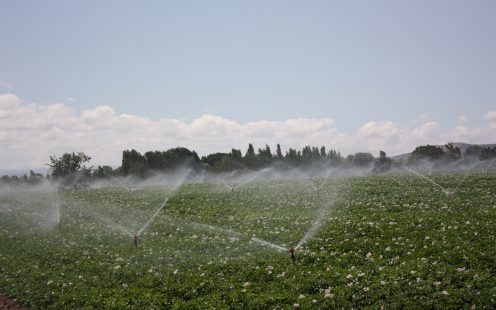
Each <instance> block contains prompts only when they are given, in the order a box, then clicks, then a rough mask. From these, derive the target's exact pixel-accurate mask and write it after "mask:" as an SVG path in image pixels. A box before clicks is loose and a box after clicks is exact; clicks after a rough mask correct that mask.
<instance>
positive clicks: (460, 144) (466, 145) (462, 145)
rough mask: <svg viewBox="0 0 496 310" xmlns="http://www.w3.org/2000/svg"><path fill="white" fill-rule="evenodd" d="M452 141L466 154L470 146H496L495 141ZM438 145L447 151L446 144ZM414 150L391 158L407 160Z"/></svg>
mask: <svg viewBox="0 0 496 310" xmlns="http://www.w3.org/2000/svg"><path fill="white" fill-rule="evenodd" d="M450 143H451V144H453V146H455V147H457V148H459V149H460V151H462V154H464V153H465V151H466V150H467V149H468V148H469V147H471V146H474V145H477V146H480V147H491V148H492V147H495V146H496V143H493V144H469V143H465V142H450ZM436 146H439V147H440V148H442V149H443V151H446V146H445V145H436ZM412 152H413V151H412ZM412 152H410V153H406V154H401V155H396V156H393V157H391V158H392V159H394V160H397V161H405V160H407V159H408V158H409V157H410V155H412Z"/></svg>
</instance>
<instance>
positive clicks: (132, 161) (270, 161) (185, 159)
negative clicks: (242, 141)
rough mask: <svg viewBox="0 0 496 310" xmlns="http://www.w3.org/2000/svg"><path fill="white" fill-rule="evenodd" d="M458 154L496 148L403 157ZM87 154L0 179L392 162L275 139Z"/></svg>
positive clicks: (441, 160)
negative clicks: (96, 162)
mask: <svg viewBox="0 0 496 310" xmlns="http://www.w3.org/2000/svg"><path fill="white" fill-rule="evenodd" d="M462 158H475V159H479V160H487V159H492V158H496V147H492V148H491V147H482V146H478V145H472V146H470V147H468V149H467V150H466V151H465V152H464V153H463V154H462V152H461V150H460V149H459V148H458V147H456V146H454V145H453V144H452V143H448V144H446V145H445V146H444V148H442V147H439V146H433V145H423V146H418V147H416V148H415V150H414V151H413V152H412V153H411V155H410V156H409V158H408V160H407V162H408V163H409V164H415V163H417V162H421V161H425V160H428V161H431V162H434V163H436V164H438V165H442V164H446V163H450V162H455V161H458V160H460V159H462ZM90 160H91V157H90V156H88V155H86V154H84V153H82V152H78V153H75V152H72V153H64V154H63V155H62V156H60V157H57V156H56V155H53V156H50V157H49V161H50V163H49V164H48V166H49V168H50V169H49V171H50V173H48V174H47V175H46V176H43V175H42V174H39V173H35V172H33V171H30V174H29V176H28V175H27V174H25V175H23V176H21V177H19V176H7V175H4V176H2V177H1V178H0V185H1V184H16V185H36V184H39V183H40V182H41V181H43V180H44V179H50V178H53V179H58V180H63V182H64V183H66V184H82V183H85V182H90V181H92V180H98V179H106V178H112V177H117V176H123V177H128V176H132V177H136V178H147V177H150V176H153V175H155V174H159V173H164V172H165V173H166V172H170V171H173V170H175V169H177V168H181V167H188V168H191V169H193V170H194V171H197V172H199V171H210V172H213V173H220V172H229V171H234V170H242V169H253V170H257V169H263V168H265V167H269V166H275V167H277V168H279V169H290V168H305V167H307V166H312V165H320V166H322V167H324V166H325V167H338V166H341V167H348V168H351V167H362V168H363V167H372V168H373V170H372V171H373V172H375V173H383V172H387V171H389V170H390V169H391V167H393V166H394V165H395V164H398V165H399V164H400V163H397V162H396V163H395V161H393V160H392V159H391V158H389V157H387V155H386V153H385V152H384V151H380V153H379V157H377V158H375V157H374V156H373V155H372V154H370V153H364V152H359V153H355V154H350V155H348V156H346V157H343V156H342V155H341V153H340V152H338V151H336V150H333V149H330V150H327V149H326V147H325V146H321V147H315V146H305V147H303V148H302V149H301V150H296V149H293V148H290V149H289V150H287V151H286V152H285V153H284V154H283V152H282V150H281V146H280V145H279V144H277V146H276V151H275V152H272V150H271V148H270V146H269V145H265V147H263V148H258V149H257V151H255V148H254V146H253V144H251V143H250V144H249V145H248V148H247V150H246V151H245V153H244V155H243V153H242V152H241V150H239V149H232V150H231V152H229V153H220V152H217V153H212V154H209V155H207V156H202V157H201V158H200V157H199V156H198V154H197V153H196V152H195V151H192V150H189V149H187V148H184V147H176V148H171V149H169V150H166V151H148V152H145V153H144V154H141V153H140V152H138V151H136V150H134V149H131V150H125V151H123V152H122V161H121V166H119V167H118V168H116V169H114V168H112V167H111V166H98V167H96V168H94V167H92V166H88V164H89V162H90Z"/></svg>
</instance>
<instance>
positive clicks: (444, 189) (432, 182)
mask: <svg viewBox="0 0 496 310" xmlns="http://www.w3.org/2000/svg"><path fill="white" fill-rule="evenodd" d="M402 167H403V168H405V169H406V170H408V171H410V172H411V173H413V174H415V175H417V176H419V177H421V178H423V179H425V180H427V181H429V182H430V183H431V184H433V185H434V186H436V187H438V188H439V189H441V191H442V192H443V193H444V194H447V193H449V191H448V190H447V189H446V188H444V187H442V186H441V185H439V184H438V183H436V182H435V181H434V180H432V179H430V178H428V177H426V176H425V175H423V174H420V173H418V172H417V171H415V170H413V169H410V168H408V167H407V166H405V165H402Z"/></svg>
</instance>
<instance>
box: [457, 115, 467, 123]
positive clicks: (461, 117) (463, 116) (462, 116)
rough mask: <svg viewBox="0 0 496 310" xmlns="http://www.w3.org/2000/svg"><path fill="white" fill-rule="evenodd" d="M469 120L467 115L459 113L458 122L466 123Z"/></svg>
mask: <svg viewBox="0 0 496 310" xmlns="http://www.w3.org/2000/svg"><path fill="white" fill-rule="evenodd" d="M467 121H468V119H467V117H466V116H465V115H459V116H458V122H459V123H465V122H467Z"/></svg>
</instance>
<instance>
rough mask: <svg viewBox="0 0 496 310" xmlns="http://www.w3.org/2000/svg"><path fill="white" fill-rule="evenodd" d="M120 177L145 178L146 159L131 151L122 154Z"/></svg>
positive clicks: (146, 172)
mask: <svg viewBox="0 0 496 310" xmlns="http://www.w3.org/2000/svg"><path fill="white" fill-rule="evenodd" d="M121 167H122V169H121V170H122V175H124V176H128V175H135V176H139V177H145V176H146V175H147V174H148V171H147V167H146V159H145V157H144V156H143V155H141V154H140V152H138V151H136V150H134V149H132V150H125V151H123V152H122V166H121Z"/></svg>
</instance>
